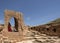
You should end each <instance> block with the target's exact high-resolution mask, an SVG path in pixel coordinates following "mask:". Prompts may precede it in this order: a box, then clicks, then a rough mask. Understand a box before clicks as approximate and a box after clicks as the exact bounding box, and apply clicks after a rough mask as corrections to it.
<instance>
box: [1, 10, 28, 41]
mask: <svg viewBox="0 0 60 43" xmlns="http://www.w3.org/2000/svg"><path fill="white" fill-rule="evenodd" d="M4 14H5V24H4V29H3V31H2V35H3V36H5V37H8V38H9V39H10V40H17V41H21V40H22V39H23V38H24V35H25V34H26V32H27V29H28V28H27V26H25V24H24V21H23V18H22V13H20V12H15V11H11V10H5V13H4ZM12 17H13V18H14V21H15V28H14V29H15V30H16V31H11V32H9V31H8V29H9V28H8V25H9V23H10V22H9V21H10V19H11V18H12ZM11 29H12V28H11Z"/></svg>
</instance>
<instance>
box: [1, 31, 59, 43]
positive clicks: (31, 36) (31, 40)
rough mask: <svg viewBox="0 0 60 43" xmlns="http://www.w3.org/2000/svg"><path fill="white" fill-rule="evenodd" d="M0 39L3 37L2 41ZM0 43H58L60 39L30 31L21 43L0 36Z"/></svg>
mask: <svg viewBox="0 0 60 43" xmlns="http://www.w3.org/2000/svg"><path fill="white" fill-rule="evenodd" d="M0 34H1V33H0ZM1 37H3V39H2V38H1ZM0 43H60V38H59V37H57V36H48V35H46V34H41V33H39V32H37V31H32V30H30V31H28V33H27V34H26V35H25V39H24V40H23V41H21V42H15V40H14V41H12V40H9V39H8V38H7V37H4V36H2V35H0Z"/></svg>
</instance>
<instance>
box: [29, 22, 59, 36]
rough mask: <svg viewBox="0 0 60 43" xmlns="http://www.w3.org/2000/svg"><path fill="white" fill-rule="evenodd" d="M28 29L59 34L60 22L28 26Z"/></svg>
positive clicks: (48, 33)
mask: <svg viewBox="0 0 60 43" xmlns="http://www.w3.org/2000/svg"><path fill="white" fill-rule="evenodd" d="M30 29H32V30H35V31H38V32H40V33H44V34H47V35H51V36H60V24H59V23H58V24H55V23H51V24H45V25H39V26H34V27H30Z"/></svg>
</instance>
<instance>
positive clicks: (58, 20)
mask: <svg viewBox="0 0 60 43" xmlns="http://www.w3.org/2000/svg"><path fill="white" fill-rule="evenodd" d="M50 23H58V24H60V18H58V19H56V20H53V21H50V22H49V23H47V24H50Z"/></svg>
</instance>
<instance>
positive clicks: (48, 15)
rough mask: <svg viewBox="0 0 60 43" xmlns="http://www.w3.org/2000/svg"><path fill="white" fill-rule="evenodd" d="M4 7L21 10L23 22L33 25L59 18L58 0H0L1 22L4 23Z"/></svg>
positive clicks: (59, 2) (59, 3)
mask: <svg viewBox="0 0 60 43" xmlns="http://www.w3.org/2000/svg"><path fill="white" fill-rule="evenodd" d="M5 9H9V10H15V11H19V12H22V13H23V17H24V23H25V24H26V25H30V26H34V25H40V24H45V23H47V22H50V21H52V20H54V19H56V18H59V17H60V0H0V23H1V24H4V10H5ZM12 24H13V22H12Z"/></svg>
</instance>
